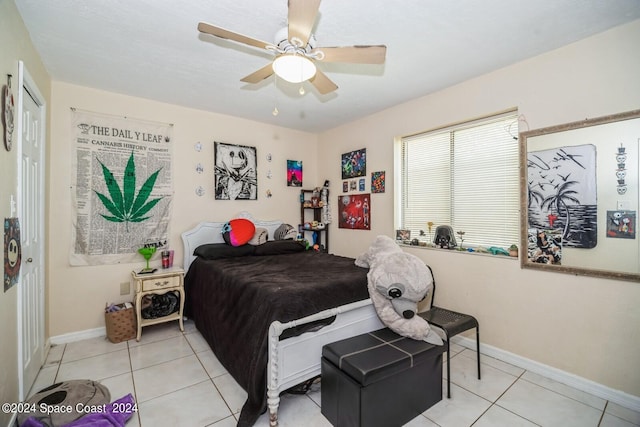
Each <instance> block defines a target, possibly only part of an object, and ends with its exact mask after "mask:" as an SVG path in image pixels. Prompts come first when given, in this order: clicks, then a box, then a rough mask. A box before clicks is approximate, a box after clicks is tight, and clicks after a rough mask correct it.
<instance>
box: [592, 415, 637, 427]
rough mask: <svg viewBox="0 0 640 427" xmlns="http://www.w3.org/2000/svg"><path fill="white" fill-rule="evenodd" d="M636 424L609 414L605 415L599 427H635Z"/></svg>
mask: <svg viewBox="0 0 640 427" xmlns="http://www.w3.org/2000/svg"><path fill="white" fill-rule="evenodd" d="M637 425H638V424H634V423H632V422H629V421H626V420H623V419H622V418H618V417H615V416H613V415H611V414H607V413H605V414H604V416H603V417H602V421H600V425H599V427H635V426H637Z"/></svg>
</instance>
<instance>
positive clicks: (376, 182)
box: [371, 171, 385, 193]
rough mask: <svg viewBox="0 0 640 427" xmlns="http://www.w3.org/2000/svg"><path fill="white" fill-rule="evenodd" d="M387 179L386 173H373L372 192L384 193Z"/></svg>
mask: <svg viewBox="0 0 640 427" xmlns="http://www.w3.org/2000/svg"><path fill="white" fill-rule="evenodd" d="M384 187H385V177H384V171H380V172H371V192H372V193H384Z"/></svg>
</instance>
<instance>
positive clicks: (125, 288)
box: [120, 282, 131, 295]
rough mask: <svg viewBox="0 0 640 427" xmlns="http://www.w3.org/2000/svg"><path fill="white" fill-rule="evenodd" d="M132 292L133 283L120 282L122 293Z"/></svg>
mask: <svg viewBox="0 0 640 427" xmlns="http://www.w3.org/2000/svg"><path fill="white" fill-rule="evenodd" d="M130 293H131V283H129V282H122V283H120V295H129V294H130Z"/></svg>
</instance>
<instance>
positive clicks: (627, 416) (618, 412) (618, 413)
mask: <svg viewBox="0 0 640 427" xmlns="http://www.w3.org/2000/svg"><path fill="white" fill-rule="evenodd" d="M605 413H607V414H609V415H613V416H615V417H618V418H622V419H623V420H625V421H628V422H630V423H632V424H633V425H638V426H640V412H636V411H634V410H632V409H628V408H625V407H624V406H620V405H618V404H616V403H611V402H609V403H608V404H607V409H606V411H605Z"/></svg>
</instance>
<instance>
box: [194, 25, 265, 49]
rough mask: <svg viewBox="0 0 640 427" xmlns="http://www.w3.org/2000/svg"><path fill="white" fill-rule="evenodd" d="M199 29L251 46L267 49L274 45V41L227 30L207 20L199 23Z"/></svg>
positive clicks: (202, 31)
mask: <svg viewBox="0 0 640 427" xmlns="http://www.w3.org/2000/svg"><path fill="white" fill-rule="evenodd" d="M198 31H200V32H201V33H205V34H211V35H212V36H216V37H220V38H221V39H227V40H233V41H236V42H238V43H244V44H247V45H249V46H255V47H259V48H261V49H266V48H267V46H272V43H267V42H264V41H262V40H258V39H254V38H251V37H247V36H243V35H242V34H238V33H234V32H233V31H229V30H225V29H224V28H220V27H216V26H215V25H211V24H207V23H206V22H200V23H199V24H198Z"/></svg>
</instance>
